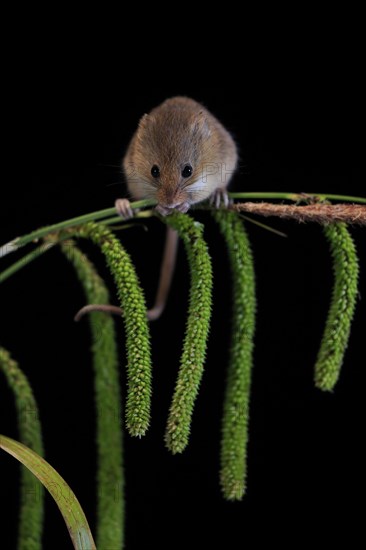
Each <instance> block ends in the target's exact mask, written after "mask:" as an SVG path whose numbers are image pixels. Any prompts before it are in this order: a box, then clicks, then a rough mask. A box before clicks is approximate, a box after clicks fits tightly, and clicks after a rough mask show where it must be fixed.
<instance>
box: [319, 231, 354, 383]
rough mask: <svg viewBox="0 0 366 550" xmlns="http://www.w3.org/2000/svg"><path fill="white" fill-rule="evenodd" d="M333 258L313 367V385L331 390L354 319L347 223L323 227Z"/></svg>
mask: <svg viewBox="0 0 366 550" xmlns="http://www.w3.org/2000/svg"><path fill="white" fill-rule="evenodd" d="M324 233H325V236H326V238H327V240H328V242H329V244H330V251H331V254H332V258H333V271H334V287H333V294H332V300H331V304H330V309H329V313H328V317H327V321H326V325H325V329H324V334H323V338H322V342H321V345H320V350H319V353H318V357H317V361H316V364H315V373H314V379H315V386H316V387H317V388H319V389H321V390H324V391H332V390H333V388H334V386H335V384H336V383H337V381H338V378H339V375H340V370H341V366H342V363H343V358H344V354H345V351H346V349H347V345H348V340H349V335H350V331H351V322H352V319H353V316H354V311H355V306H356V298H357V281H358V258H357V251H356V247H355V244H354V242H353V239H352V237H351V235H350V233H349V231H348V229H347V226H346V224H344V223H336V224H332V225H326V226H324Z"/></svg>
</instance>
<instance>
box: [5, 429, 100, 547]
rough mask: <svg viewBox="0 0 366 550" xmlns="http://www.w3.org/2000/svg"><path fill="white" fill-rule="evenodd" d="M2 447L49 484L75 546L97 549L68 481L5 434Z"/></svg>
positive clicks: (48, 489)
mask: <svg viewBox="0 0 366 550" xmlns="http://www.w3.org/2000/svg"><path fill="white" fill-rule="evenodd" d="M0 448H1V449H3V450H4V451H6V452H7V453H9V454H11V455H12V456H13V457H14V458H16V459H17V460H19V462H21V463H22V464H24V466H26V467H27V468H28V469H29V470H30V471H31V472H32V473H33V474H34V475H35V476H36V477H37V478H38V479H39V480H40V481H41V482H42V483H43V485H44V486H45V487H46V489H47V491H49V492H50V493H51V495H52V497H53V498H54V500H55V502H56V504H57V506H58V507H59V509H60V512H61V514H62V515H63V517H64V520H65V522H66V525H67V528H68V530H69V533H70V537H71V540H72V542H73V545H74V548H75V549H76V550H96V546H95V543H94V540H93V536H92V534H91V531H90V528H89V525H88V522H87V519H86V517H85V514H84V512H83V510H82V508H81V506H80V504H79V501H78V500H77V498H76V496H75V494H74V493H73V492H72V490H71V489H70V487H69V486H68V485H67V483H66V481H64V480H63V478H62V477H61V476H60V475H59V474H58V473H57V472H56V470H55V469H54V468H52V466H51V465H50V464H48V462H46V461H45V460H44V459H43V458H42V457H41V456H39V455H38V454H37V453H35V452H34V451H32V450H31V449H29V448H28V447H26V446H25V445H23V444H22V443H19V442H18V441H15V440H14V439H11V438H10V437H6V436H5V435H0Z"/></svg>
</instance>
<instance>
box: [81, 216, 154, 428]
mask: <svg viewBox="0 0 366 550" xmlns="http://www.w3.org/2000/svg"><path fill="white" fill-rule="evenodd" d="M75 234H76V236H78V237H85V238H88V239H91V240H92V241H93V242H94V243H95V244H97V245H98V246H99V247H100V249H101V251H102V252H103V254H104V255H105V258H106V261H107V264H108V267H109V269H110V271H111V273H112V275H113V277H114V281H115V283H116V286H117V292H118V297H119V300H120V305H121V307H122V317H123V320H124V324H125V329H126V348H127V360H128V365H127V381H128V389H127V403H126V424H127V429H128V431H129V433H130V434H131V435H132V436H142V435H145V433H146V430H147V429H148V427H149V422H150V406H151V353H150V333H149V327H148V322H147V316H146V314H147V310H146V304H145V299H144V295H143V292H142V290H141V287H140V285H139V281H138V278H137V275H136V272H135V269H134V267H133V264H132V262H131V259H130V257H129V255H128V254H127V252H126V251H125V249H124V248H123V247H122V245H121V243H120V242H119V240H118V239H117V238H116V236H115V235H114V234H113V233H111V231H110V230H109V229H108V228H107V227H105V226H103V225H99V224H95V223H88V224H86V225H84V226H82V227H81V228H79V229H78V230H77V232H76V233H75Z"/></svg>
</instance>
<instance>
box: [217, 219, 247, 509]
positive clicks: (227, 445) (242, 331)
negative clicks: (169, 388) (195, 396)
mask: <svg viewBox="0 0 366 550" xmlns="http://www.w3.org/2000/svg"><path fill="white" fill-rule="evenodd" d="M213 217H214V218H215V220H216V221H217V222H218V224H219V227H220V230H221V233H222V235H223V237H224V239H225V241H226V245H227V249H228V254H229V260H230V267H231V272H232V293H233V306H232V308H233V309H232V329H231V346H230V359H229V365H228V371H227V386H226V391H225V399H224V411H223V419H222V440H221V472H220V481H221V488H222V492H223V495H224V497H225V498H226V499H228V500H240V499H241V498H242V497H243V495H244V493H245V487H246V477H247V445H248V427H249V399H250V386H251V371H252V362H253V359H252V356H253V338H254V330H255V311H256V298H255V274H254V266H253V256H252V251H251V247H250V243H249V240H248V236H247V233H246V231H245V229H244V226H243V223H242V222H241V221H240V219H239V216H238V215H237V214H235V213H233V212H227V211H225V210H219V211H217V212H213Z"/></svg>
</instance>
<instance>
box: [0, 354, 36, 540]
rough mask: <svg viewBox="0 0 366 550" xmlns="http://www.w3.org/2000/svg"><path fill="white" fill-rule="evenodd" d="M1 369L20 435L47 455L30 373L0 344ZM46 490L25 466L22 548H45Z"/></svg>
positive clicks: (21, 500)
mask: <svg viewBox="0 0 366 550" xmlns="http://www.w3.org/2000/svg"><path fill="white" fill-rule="evenodd" d="M0 370H2V371H3V373H4V374H5V378H6V380H7V382H8V384H9V386H10V388H11V389H12V391H13V393H14V397H15V405H16V410H17V416H18V429H19V439H20V441H21V442H22V443H24V445H27V446H28V447H31V448H32V449H34V450H35V451H36V452H37V453H38V454H39V455H43V443H42V431H41V423H40V420H39V414H38V407H37V403H36V400H35V398H34V395H33V392H32V389H31V387H30V385H29V382H28V380H27V378H26V376H25V375H24V374H23V372H22V371H21V370H20V368H19V367H18V365H17V363H16V362H15V361H14V359H12V358H11V356H10V354H9V352H8V351H6V350H5V349H4V348H2V347H0ZM43 502H44V491H43V487H42V485H41V483H39V482H38V481H37V480H36V479H35V478H34V476H33V475H32V474H31V473H30V472H29V471H28V470H27V469H26V468H22V470H21V485H20V513H19V533H18V550H40V549H41V548H42V530H43Z"/></svg>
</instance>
